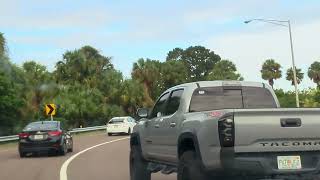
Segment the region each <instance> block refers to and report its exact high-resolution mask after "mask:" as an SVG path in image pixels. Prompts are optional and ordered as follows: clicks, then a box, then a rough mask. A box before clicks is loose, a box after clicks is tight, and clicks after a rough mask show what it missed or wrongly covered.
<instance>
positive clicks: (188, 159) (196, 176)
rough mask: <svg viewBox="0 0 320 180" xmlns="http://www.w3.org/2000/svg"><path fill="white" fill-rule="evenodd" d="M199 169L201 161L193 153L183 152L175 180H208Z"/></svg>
mask: <svg viewBox="0 0 320 180" xmlns="http://www.w3.org/2000/svg"><path fill="white" fill-rule="evenodd" d="M201 167H202V165H201V160H200V158H199V157H197V155H196V153H195V152H194V151H186V152H184V153H183V154H182V156H181V157H180V159H179V163H178V173H177V180H200V179H201V180H208V179H209V177H208V175H207V174H206V173H205V172H204V171H203V169H202V168H201Z"/></svg>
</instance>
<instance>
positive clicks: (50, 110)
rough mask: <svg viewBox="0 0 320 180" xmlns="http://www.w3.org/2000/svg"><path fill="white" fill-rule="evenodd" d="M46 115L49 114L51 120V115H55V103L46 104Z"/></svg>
mask: <svg viewBox="0 0 320 180" xmlns="http://www.w3.org/2000/svg"><path fill="white" fill-rule="evenodd" d="M45 109H46V115H47V116H51V121H53V116H54V115H56V105H55V104H46V106H45Z"/></svg>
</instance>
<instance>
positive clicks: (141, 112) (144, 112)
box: [137, 108, 149, 118]
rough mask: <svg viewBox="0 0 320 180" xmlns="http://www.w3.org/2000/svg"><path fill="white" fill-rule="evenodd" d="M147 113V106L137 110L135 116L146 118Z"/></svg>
mask: <svg viewBox="0 0 320 180" xmlns="http://www.w3.org/2000/svg"><path fill="white" fill-rule="evenodd" d="M148 114H149V109H148V108H140V109H138V110H137V116H138V117H139V118H147V117H148Z"/></svg>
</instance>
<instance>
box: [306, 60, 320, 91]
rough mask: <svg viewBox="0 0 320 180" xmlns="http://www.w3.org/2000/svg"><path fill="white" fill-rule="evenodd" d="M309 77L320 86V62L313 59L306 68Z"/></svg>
mask: <svg viewBox="0 0 320 180" xmlns="http://www.w3.org/2000/svg"><path fill="white" fill-rule="evenodd" d="M308 76H309V78H310V79H311V80H312V81H313V82H314V83H316V84H317V87H318V88H320V62H319V61H315V62H314V63H312V64H311V66H310V67H309V69H308Z"/></svg>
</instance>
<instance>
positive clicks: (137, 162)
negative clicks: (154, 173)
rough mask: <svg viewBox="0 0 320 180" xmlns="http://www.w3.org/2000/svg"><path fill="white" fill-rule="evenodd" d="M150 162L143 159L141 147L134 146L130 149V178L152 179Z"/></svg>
mask: <svg viewBox="0 0 320 180" xmlns="http://www.w3.org/2000/svg"><path fill="white" fill-rule="evenodd" d="M147 167H148V162H147V161H146V160H144V159H143V157H142V153H141V148H140V147H139V146H132V147H131V151H130V180H151V172H150V171H148V169H147Z"/></svg>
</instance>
